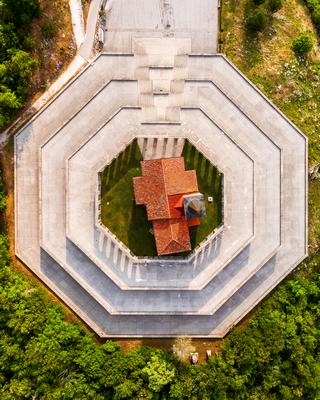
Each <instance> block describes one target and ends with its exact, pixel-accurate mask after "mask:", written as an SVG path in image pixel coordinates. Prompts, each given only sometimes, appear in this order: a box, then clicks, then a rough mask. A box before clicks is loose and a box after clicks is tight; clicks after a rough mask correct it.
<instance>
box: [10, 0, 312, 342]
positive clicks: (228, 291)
mask: <svg viewBox="0 0 320 400" xmlns="http://www.w3.org/2000/svg"><path fill="white" fill-rule="evenodd" d="M120 3H121V2H120ZM151 3H152V2H150V4H151ZM189 3H190V4H189ZM204 3H205V4H204V8H206V10H207V11H208V15H210V16H211V19H206V21H207V23H209V22H210V21H211V22H212V20H215V18H216V12H217V9H216V8H215V7H216V3H215V2H209V1H208V2H207V1H205V2H204ZM174 4H175V6H177V4H180V3H179V2H178V1H175V2H174ZM181 4H182V3H181ZM188 4H189V6H190V7H196V2H195V1H190V2H189V1H188ZM150 10H151V9H150ZM152 10H153V9H152ZM195 10H196V8H195ZM173 11H174V10H173ZM114 12H115V14H113V15H117V13H116V10H114ZM150 12H151V11H150ZM154 12H155V11H154ZM191 14H192V13H191ZM170 15H171V14H170ZM172 15H173V16H174V15H175V14H174V12H173V14H172ZM194 15H195V16H196V15H198V16H199V14H197V13H196V11H195V14H194ZM167 17H168V16H167ZM202 17H204V16H202ZM159 18H160V17H159ZM170 18H171V17H170ZM190 18H192V17H191V16H190ZM160 19H161V18H160ZM163 20H164V16H163V15H162V19H161V21H163ZM122 21H126V19H125V18H124V19H123V20H122ZM171 22H172V21H171ZM174 22H175V20H174V19H173V22H172V23H171V25H170V28H168V26H167V24H164V27H163V29H162V30H157V29H154V30H150V29H149V28H148V29H147V28H146V29H145V30H143V29H141V30H140V31H139V32H136V33H134V30H130V29H128V30H126V29H124V28H123V27H119V26H117V28H115V26H116V25H113V24H116V22H115V20H113V17H112V13H111V20H110V26H111V27H112V26H113V28H114V30H113V29H110V30H109V31H108V33H107V39H106V46H105V48H104V50H103V52H102V54H100V55H99V56H98V57H97V58H96V59H95V61H94V62H93V63H91V64H90V65H89V66H88V67H87V68H85V69H84V70H83V71H82V72H81V73H80V74H79V75H77V76H76V77H75V78H74V79H73V81H72V82H70V83H69V85H68V86H67V87H65V88H64V90H62V91H61V92H60V93H59V94H58V95H57V96H56V97H55V98H54V99H53V100H52V101H51V102H50V103H49V104H48V105H47V106H46V107H45V108H43V109H42V110H41V111H40V112H39V113H38V114H36V115H35V116H34V117H33V118H32V119H31V120H30V121H29V122H28V123H27V124H26V125H25V126H24V127H23V128H22V129H21V131H20V132H19V133H18V134H17V135H16V137H15V211H16V212H15V218H16V254H17V256H18V257H19V258H20V259H21V260H22V261H23V262H24V263H25V264H26V265H28V266H29V267H30V268H31V269H32V270H33V271H34V272H35V274H36V275H37V276H39V278H40V279H41V280H43V281H44V282H45V283H46V284H47V285H48V286H49V287H50V288H51V289H52V290H53V291H54V292H55V293H56V294H57V295H58V296H60V297H61V299H63V300H64V301H65V302H66V303H67V304H68V305H69V306H70V308H71V309H73V310H74V311H75V312H76V313H77V314H78V315H79V316H80V317H81V318H82V319H83V320H84V321H85V322H86V323H87V324H88V325H89V326H90V327H91V328H92V329H93V330H94V331H95V332H96V333H97V334H98V335H100V336H103V337H120V336H146V337H147V336H151V337H155V336H175V335H179V334H187V335H191V336H209V337H222V336H224V335H225V334H226V333H227V332H228V330H229V329H230V328H231V327H232V326H233V325H234V324H236V323H237V322H238V321H240V320H241V318H243V317H244V316H245V315H246V314H247V313H248V312H249V311H250V310H251V309H252V308H253V307H254V306H255V305H256V304H257V303H258V302H259V301H260V300H261V299H262V298H263V297H264V296H266V295H267V294H268V293H269V292H270V291H271V290H272V289H273V288H274V287H275V286H276V285H277V284H278V283H279V282H280V281H281V280H282V279H283V278H284V277H285V276H286V275H287V274H288V273H289V272H290V271H292V270H293V269H294V268H295V266H296V265H297V264H298V263H299V262H301V261H302V260H303V259H304V257H305V256H306V254H307V244H306V243H307V242H306V238H307V233H306V221H307V216H306V181H307V174H306V158H307V150H306V149H307V141H306V138H305V136H304V135H303V134H302V133H301V132H300V131H299V130H298V129H297V128H296V127H295V126H294V125H293V124H292V123H291V122H290V121H289V120H288V119H287V118H286V117H285V116H284V115H283V114H282V113H281V112H280V111H279V110H278V109H277V108H275V106H274V105H273V104H271V103H270V102H269V101H268V99H266V98H265V96H263V95H262V94H261V93H260V92H259V91H258V90H257V88H255V87H254V86H253V85H252V84H251V83H250V82H249V81H248V80H247V79H246V78H245V77H244V76H243V75H242V74H241V73H240V72H239V71H238V70H237V68H236V67H235V66H233V65H232V64H231V63H230V62H229V61H228V60H227V59H226V58H225V57H224V56H223V55H220V54H215V53H214V52H215V44H214V45H213V44H212V45H210V43H216V42H215V40H216V37H215V36H214V35H215V33H214V32H211V31H210V29H209V28H208V27H207V26H206V25H205V24H204V25H203V28H202V30H201V29H200V30H188V28H184V29H182V28H181V26H182V25H181V24H180V23H181V21H180V22H179V21H178V20H177V21H176V24H177V25H175V23H174ZM198 22H199V21H198ZM211 22H210V23H211ZM179 24H180V25H179ZM178 26H180V28H179V29H178ZM190 26H193V25H192V24H191V25H190ZM210 26H211V25H210ZM122 28H123V29H122ZM151 31H152V32H151ZM208 35H209V38H210V41H208ZM108 46H109V47H108ZM74 99H76V101H75V100H74ZM128 146H129V147H128ZM130 146H131V149H130ZM128 149H129V150H128ZM192 149H194V150H192ZM130 151H131V154H134V156H130V157H129V156H128V152H130ZM132 151H133V152H134V153H132ZM192 152H193V153H192ZM191 154H193V157H191ZM195 154H197V155H196V157H195ZM181 155H183V156H184V158H185V162H186V167H187V168H186V169H195V170H196V171H197V177H198V180H199V189H201V191H203V192H204V193H205V195H206V196H207V197H208V196H209V195H212V197H213V199H214V201H213V203H212V214H210V218H208V221H207V225H208V226H206V224H203V226H202V227H201V229H204V228H205V227H206V228H207V229H204V230H203V231H201V232H200V228H199V230H198V231H197V232H196V233H195V234H194V237H193V238H192V232H191V239H192V241H193V242H192V245H193V246H192V247H193V250H192V251H191V252H189V253H188V254H183V255H182V256H181V255H178V256H176V255H174V256H164V257H154V256H155V248H154V241H153V239H154V238H153V237H152V234H151V233H150V226H149V225H148V221H147V219H146V216H145V214H143V213H145V211H144V210H143V208H140V214H141V215H139V212H138V208H136V209H135V208H134V207H133V206H134V204H133V197H132V194H133V192H132V186H130V185H131V183H130V182H129V180H131V179H132V178H133V177H134V176H140V175H141V173H140V171H139V163H140V161H142V160H148V159H150V160H151V159H158V158H168V157H178V156H181ZM200 159H201V162H200V161H199V160H200ZM195 160H197V162H196V161H195ZM123 163H124V164H125V167H123ZM213 166H214V167H213ZM198 168H199V169H198ZM124 178H125V179H124ZM200 181H201V182H202V183H200ZM129 183H130V185H129ZM122 206H123V209H121V207H122ZM206 206H207V208H208V210H209V211H210V204H209V203H207V204H206ZM137 207H142V206H137ZM129 209H130V210H129ZM118 211H119V212H120V213H118ZM126 212H127V213H126ZM208 214H209V213H208ZM211 217H212V218H211ZM141 221H142V222H141Z"/></svg>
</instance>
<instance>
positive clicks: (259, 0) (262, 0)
mask: <svg viewBox="0 0 320 400" xmlns="http://www.w3.org/2000/svg"><path fill="white" fill-rule="evenodd" d="M253 2H254V4H256V5H257V6H258V5H259V4H262V3H264V0H253Z"/></svg>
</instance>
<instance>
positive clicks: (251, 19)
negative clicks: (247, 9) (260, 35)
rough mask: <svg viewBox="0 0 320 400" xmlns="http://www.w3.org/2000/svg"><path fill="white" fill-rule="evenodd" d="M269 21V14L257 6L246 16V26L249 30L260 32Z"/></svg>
mask: <svg viewBox="0 0 320 400" xmlns="http://www.w3.org/2000/svg"><path fill="white" fill-rule="evenodd" d="M268 22H269V15H268V13H267V11H266V10H265V8H263V7H259V8H257V9H256V10H254V11H252V12H251V13H250V14H249V15H248V18H247V21H246V26H247V29H248V30H249V31H251V32H261V31H263V30H264V29H265V27H266V26H267V25H268Z"/></svg>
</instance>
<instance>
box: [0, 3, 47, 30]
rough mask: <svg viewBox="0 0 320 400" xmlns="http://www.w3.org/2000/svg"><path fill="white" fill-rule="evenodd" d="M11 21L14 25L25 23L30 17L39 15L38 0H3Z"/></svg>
mask: <svg viewBox="0 0 320 400" xmlns="http://www.w3.org/2000/svg"><path fill="white" fill-rule="evenodd" d="M3 3H4V5H5V6H6V8H7V10H8V13H9V15H10V17H11V20H12V22H13V23H14V24H15V25H17V26H18V25H21V24H27V23H29V22H30V21H31V20H32V18H34V17H39V15H40V4H39V0H3Z"/></svg>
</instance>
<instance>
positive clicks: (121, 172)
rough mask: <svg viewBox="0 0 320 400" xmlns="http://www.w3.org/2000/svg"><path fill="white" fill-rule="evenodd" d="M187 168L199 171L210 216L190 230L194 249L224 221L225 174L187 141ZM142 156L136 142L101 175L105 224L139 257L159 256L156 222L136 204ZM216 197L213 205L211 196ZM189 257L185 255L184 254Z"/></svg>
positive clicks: (200, 185) (202, 191)
mask: <svg viewBox="0 0 320 400" xmlns="http://www.w3.org/2000/svg"><path fill="white" fill-rule="evenodd" d="M182 155H183V156H184V157H185V165H186V169H187V170H189V169H195V170H196V172H197V178H198V185H199V191H200V192H201V193H203V194H204V195H205V197H206V210H207V217H206V218H204V219H202V220H201V224H200V225H199V226H198V227H193V228H190V237H191V244H192V248H194V247H196V246H197V245H198V244H199V243H200V242H201V241H202V240H203V239H204V238H205V237H206V236H207V235H208V234H209V233H211V232H212V231H213V230H214V229H215V228H216V227H217V226H218V225H220V224H221V222H222V175H221V174H220V173H219V171H218V170H217V169H216V168H215V167H213V166H212V165H211V164H210V163H209V161H208V160H207V159H206V158H205V157H204V156H203V155H202V154H201V153H199V152H198V151H197V150H196V148H195V147H194V146H192V145H191V144H190V143H189V142H188V141H186V143H185V146H184V149H183V154H182ZM141 161H142V155H141V152H140V149H139V146H138V143H137V141H136V140H134V141H133V142H132V143H131V144H130V145H129V146H128V147H127V148H126V149H125V150H124V151H123V152H122V153H120V154H119V156H118V157H117V158H116V159H115V160H114V161H113V162H112V163H111V164H110V165H108V166H107V167H106V168H105V169H104V170H103V172H102V173H101V175H100V179H101V222H102V223H103V224H104V225H105V226H106V227H107V228H108V229H109V230H110V231H111V232H112V233H114V234H115V235H116V236H117V237H118V238H119V239H120V240H121V241H122V242H123V243H124V244H125V245H126V246H127V247H128V248H129V249H130V250H131V251H132V252H133V253H134V254H136V255H137V256H150V257H153V256H156V255H157V252H156V245H155V240H154V236H153V234H152V223H151V222H149V221H148V220H147V213H146V209H145V207H144V206H138V205H136V204H135V200H134V191H133V182H132V178H133V177H135V176H141V169H140V162H141ZM208 196H212V197H213V199H214V201H213V203H208V201H207V197H208ZM183 255H185V254H183Z"/></svg>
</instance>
